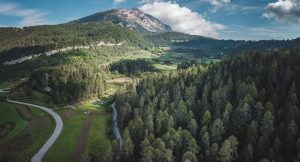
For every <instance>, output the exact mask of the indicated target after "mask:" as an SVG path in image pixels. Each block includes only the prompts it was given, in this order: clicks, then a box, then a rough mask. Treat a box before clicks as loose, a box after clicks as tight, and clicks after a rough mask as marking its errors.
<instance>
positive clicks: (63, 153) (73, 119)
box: [44, 110, 87, 162]
mask: <svg viewBox="0 0 300 162" xmlns="http://www.w3.org/2000/svg"><path fill="white" fill-rule="evenodd" d="M60 112H61V113H60V114H62V112H63V110H61V111H60ZM61 116H63V115H61ZM86 117H87V116H86V115H85V114H83V113H78V114H77V115H73V116H70V117H63V123H64V127H63V131H62V133H61V134H60V136H59V138H58V139H57V141H56V142H55V143H54V145H53V146H52V147H51V149H50V150H49V152H48V153H47V154H46V156H45V158H44V161H45V162H53V161H55V162H66V161H73V159H72V153H73V151H74V148H75V147H76V144H77V142H78V139H79V137H80V133H81V130H82V128H83V123H84V120H85V119H86Z"/></svg>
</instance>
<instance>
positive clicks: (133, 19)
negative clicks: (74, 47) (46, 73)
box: [70, 8, 172, 33]
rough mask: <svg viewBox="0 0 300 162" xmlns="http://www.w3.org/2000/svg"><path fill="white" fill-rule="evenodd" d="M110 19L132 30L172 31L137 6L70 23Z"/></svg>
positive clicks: (100, 13)
mask: <svg viewBox="0 0 300 162" xmlns="http://www.w3.org/2000/svg"><path fill="white" fill-rule="evenodd" d="M103 21H112V22H113V23H114V24H118V25H120V26H122V27H127V28H129V29H132V30H134V31H140V32H141V31H143V32H145V31H148V32H154V33H163V32H169V31H172V29H171V27H170V26H168V25H166V24H164V23H162V22H161V21H159V20H158V19H156V18H154V17H153V16H151V15H148V14H145V13H144V12H143V11H141V10H139V9H138V8H133V9H123V8H119V9H112V10H108V11H104V12H99V13H96V14H93V15H90V16H87V17H84V18H81V19H78V20H75V21H72V22H70V23H89V22H103Z"/></svg>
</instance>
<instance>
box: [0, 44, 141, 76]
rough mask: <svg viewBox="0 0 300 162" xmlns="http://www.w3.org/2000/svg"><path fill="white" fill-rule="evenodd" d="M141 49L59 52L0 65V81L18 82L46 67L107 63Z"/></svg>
mask: <svg viewBox="0 0 300 162" xmlns="http://www.w3.org/2000/svg"><path fill="white" fill-rule="evenodd" d="M138 49H139V48H136V47H132V46H128V45H122V46H113V47H100V48H95V49H94V48H93V49H81V50H71V51H66V52H59V53H57V54H55V55H51V56H45V55H43V56H40V57H36V58H33V59H31V60H28V61H24V62H22V63H19V64H15V65H9V66H7V65H3V64H0V81H10V80H17V79H20V78H26V77H29V76H30V74H31V73H32V72H34V71H35V70H36V69H39V68H44V67H55V66H59V65H66V64H72V63H74V62H85V63H89V64H95V63H99V64H102V63H107V62H110V61H112V60H113V59H115V58H116V57H126V56H124V54H126V53H128V52H135V51H136V50H138Z"/></svg>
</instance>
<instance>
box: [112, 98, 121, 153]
mask: <svg viewBox="0 0 300 162" xmlns="http://www.w3.org/2000/svg"><path fill="white" fill-rule="evenodd" d="M111 107H112V109H113V129H114V134H115V136H116V138H117V140H118V141H119V146H120V150H121V149H122V147H123V144H124V142H123V138H122V136H121V134H120V130H119V127H118V113H117V110H116V103H115V102H114V103H113V104H112V106H111Z"/></svg>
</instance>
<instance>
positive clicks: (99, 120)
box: [86, 115, 110, 156]
mask: <svg viewBox="0 0 300 162" xmlns="http://www.w3.org/2000/svg"><path fill="white" fill-rule="evenodd" d="M109 117H110V116H109V115H97V116H94V117H93V122H92V125H91V129H90V131H89V137H88V142H87V148H86V152H87V153H88V154H94V155H100V156H101V152H105V149H106V143H107V142H108V137H107V132H106V130H107V127H109V126H108V125H107V124H108V123H107V120H108V119H109Z"/></svg>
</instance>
